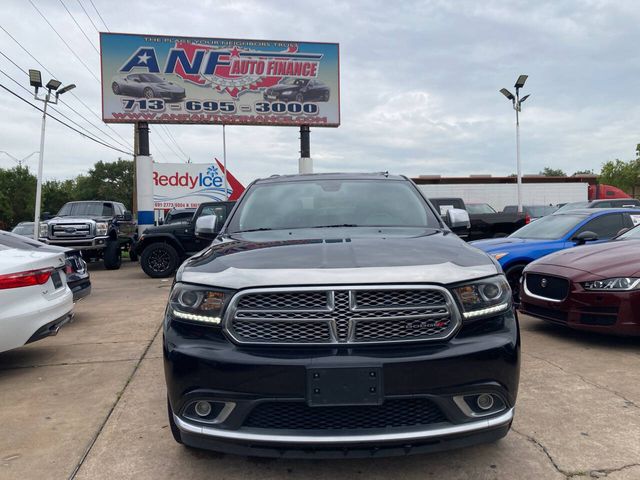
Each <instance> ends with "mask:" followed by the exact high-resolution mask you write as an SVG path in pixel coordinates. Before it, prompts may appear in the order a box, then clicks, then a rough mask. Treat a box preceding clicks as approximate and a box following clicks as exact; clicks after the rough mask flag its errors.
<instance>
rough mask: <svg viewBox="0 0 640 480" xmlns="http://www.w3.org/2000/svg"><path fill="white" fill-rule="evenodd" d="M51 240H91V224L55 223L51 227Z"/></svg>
mask: <svg viewBox="0 0 640 480" xmlns="http://www.w3.org/2000/svg"><path fill="white" fill-rule="evenodd" d="M51 238H58V239H76V238H91V224H90V223H55V224H53V225H52V226H51Z"/></svg>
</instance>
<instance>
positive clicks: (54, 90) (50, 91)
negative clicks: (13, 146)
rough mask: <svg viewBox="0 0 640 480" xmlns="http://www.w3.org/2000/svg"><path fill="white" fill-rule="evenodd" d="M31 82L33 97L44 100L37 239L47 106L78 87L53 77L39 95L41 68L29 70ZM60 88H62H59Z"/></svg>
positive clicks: (37, 225) (35, 225) (36, 224)
mask: <svg viewBox="0 0 640 480" xmlns="http://www.w3.org/2000/svg"><path fill="white" fill-rule="evenodd" d="M29 84H30V85H31V86H32V87H34V89H35V90H34V93H33V98H34V99H35V100H38V101H40V102H44V108H43V109H42V126H41V127H40V156H39V158H38V176H37V179H36V205H35V215H34V219H33V239H34V240H37V239H38V238H40V208H41V204H42V167H43V164H44V132H45V126H46V122H47V106H48V105H49V104H50V103H52V104H53V105H56V104H57V103H58V97H59V96H60V95H62V94H63V93H66V92H68V91H69V90H72V89H74V88H76V86H75V85H74V84H73V83H71V84H69V85H67V86H66V87H63V88H60V85H62V82H59V81H58V80H54V79H53V78H52V79H51V80H49V82H47V84H46V85H45V88H46V89H47V93H46V94H45V96H44V97H39V96H38V89H40V88H42V74H41V73H40V70H29ZM59 88H60V90H58V89H59Z"/></svg>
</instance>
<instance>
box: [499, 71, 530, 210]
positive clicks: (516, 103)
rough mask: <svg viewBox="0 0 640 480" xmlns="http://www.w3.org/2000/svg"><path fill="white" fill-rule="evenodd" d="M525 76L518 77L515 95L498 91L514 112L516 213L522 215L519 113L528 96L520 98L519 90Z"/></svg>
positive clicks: (524, 80)
mask: <svg viewBox="0 0 640 480" xmlns="http://www.w3.org/2000/svg"><path fill="white" fill-rule="evenodd" d="M527 78H528V76H527V75H520V76H519V77H518V79H517V80H516V83H515V85H514V87H515V89H516V94H515V95H513V93H511V92H510V91H509V90H507V89H506V88H502V89H500V93H502V94H503V95H504V96H505V97H507V100H510V101H511V103H512V104H513V109H514V110H515V111H516V166H517V179H516V181H517V184H518V185H517V191H518V213H522V163H521V162H520V115H519V114H520V112H521V111H522V102H524V101H525V100H526V99H527V98H529V96H530V95H525V96H524V97H522V98H520V89H521V88H522V87H524V84H525V82H526V81H527Z"/></svg>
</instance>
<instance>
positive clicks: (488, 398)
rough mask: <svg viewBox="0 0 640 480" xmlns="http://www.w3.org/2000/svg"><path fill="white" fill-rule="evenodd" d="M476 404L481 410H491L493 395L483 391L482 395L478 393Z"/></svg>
mask: <svg viewBox="0 0 640 480" xmlns="http://www.w3.org/2000/svg"><path fill="white" fill-rule="evenodd" d="M476 404H477V405H478V408H479V409H480V410H489V409H490V408H491V407H493V396H492V395H489V394H488V393H483V394H482V395H478V398H477V399H476Z"/></svg>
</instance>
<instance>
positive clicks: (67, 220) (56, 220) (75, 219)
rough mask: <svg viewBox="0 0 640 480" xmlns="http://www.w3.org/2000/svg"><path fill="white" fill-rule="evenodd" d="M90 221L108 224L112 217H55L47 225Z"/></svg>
mask: <svg viewBox="0 0 640 480" xmlns="http://www.w3.org/2000/svg"><path fill="white" fill-rule="evenodd" d="M88 220H93V221H95V222H108V221H109V220H111V217H102V216H99V217H98V216H92V215H86V216H82V217H53V218H50V219H49V220H47V221H46V222H45V223H87V221H88Z"/></svg>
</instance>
